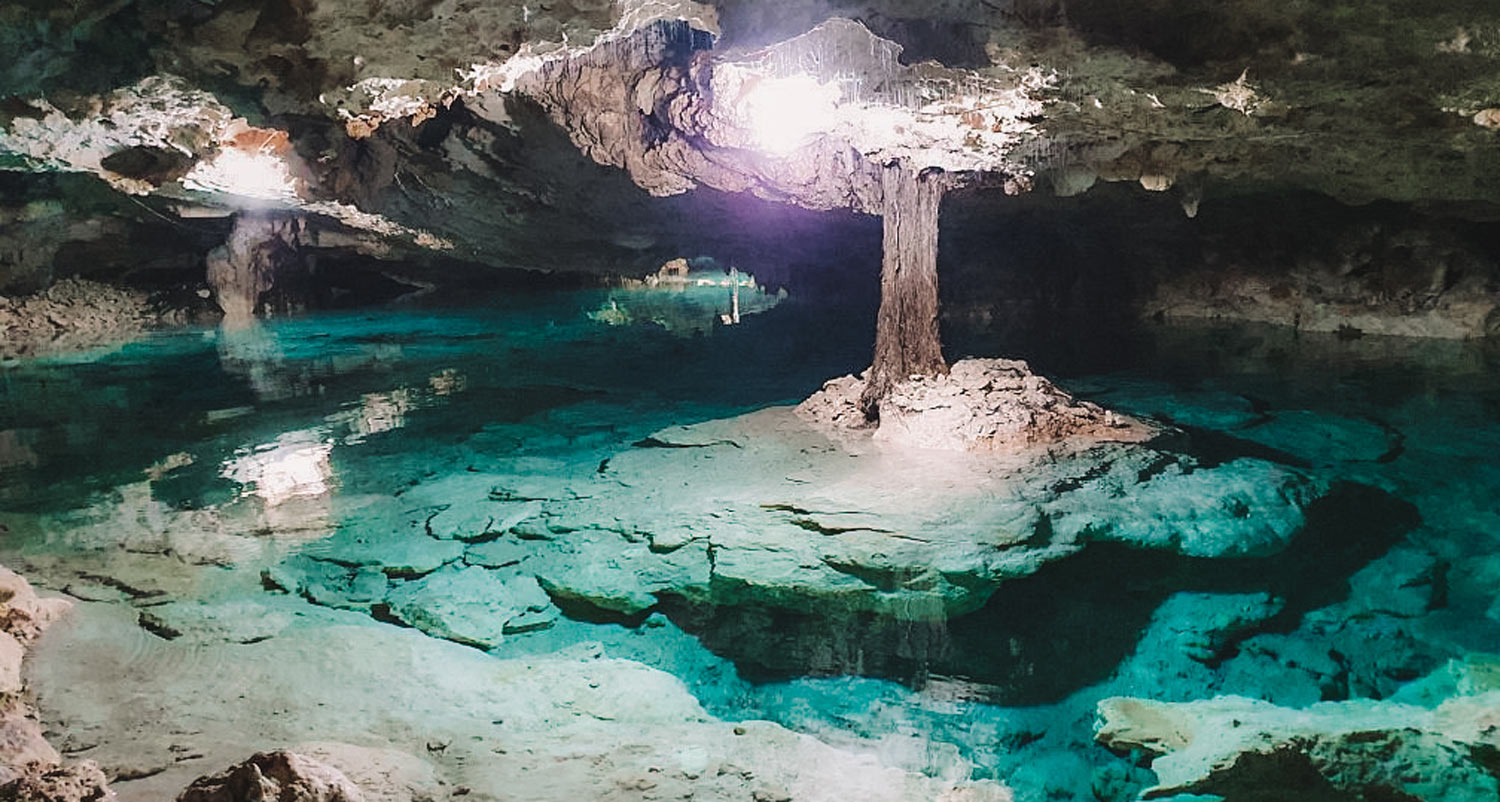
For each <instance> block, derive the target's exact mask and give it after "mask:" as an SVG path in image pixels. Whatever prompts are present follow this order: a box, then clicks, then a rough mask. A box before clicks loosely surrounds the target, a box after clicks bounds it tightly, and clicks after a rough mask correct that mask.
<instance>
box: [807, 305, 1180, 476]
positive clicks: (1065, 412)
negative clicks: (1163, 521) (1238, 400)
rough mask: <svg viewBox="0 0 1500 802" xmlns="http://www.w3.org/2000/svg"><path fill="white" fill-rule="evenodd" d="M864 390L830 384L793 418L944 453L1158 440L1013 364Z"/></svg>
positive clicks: (972, 366) (973, 362) (865, 385)
mask: <svg viewBox="0 0 1500 802" xmlns="http://www.w3.org/2000/svg"><path fill="white" fill-rule="evenodd" d="M934 325H935V321H934ZM873 370H874V369H873V368H872V372H873ZM868 375H869V374H866V376H868ZM869 388H870V379H868V378H863V377H862V378H854V377H844V378H841V379H834V380H832V381H830V382H828V383H827V384H825V385H824V386H823V389H822V390H821V391H819V392H818V393H815V394H814V395H813V396H812V397H811V398H808V399H807V400H806V401H803V402H802V403H801V404H800V405H799V406H798V407H797V412H798V413H799V414H800V415H802V416H803V417H804V418H806V419H808V420H810V421H813V422H816V423H819V424H822V425H826V426H833V427H838V428H858V427H861V426H863V425H864V423H865V420H866V419H868V418H874V419H875V420H877V421H878V423H879V427H878V429H877V430H876V432H875V439H876V440H878V441H881V442H887V443H892V444H894V445H899V446H911V447H916V448H930V449H939V450H946V451H986V452H1000V453H1021V452H1026V451H1033V452H1035V451H1037V450H1039V449H1044V448H1045V447H1047V446H1051V445H1054V444H1067V445H1071V446H1072V447H1074V448H1087V447H1089V446H1091V445H1094V444H1096V443H1108V442H1117V443H1137V442H1143V441H1146V440H1149V439H1150V438H1151V437H1154V436H1156V435H1158V434H1161V433H1163V430H1161V429H1159V428H1158V427H1156V426H1153V425H1151V424H1148V423H1145V422H1143V421H1139V420H1136V419H1134V418H1131V417H1130V416H1128V415H1123V414H1119V413H1115V412H1110V411H1108V410H1105V409H1103V408H1102V407H1100V406H1099V405H1097V404H1092V403H1089V402H1086V401H1078V400H1076V399H1074V398H1073V397H1072V396H1070V395H1068V393H1066V392H1064V391H1063V390H1061V389H1059V388H1058V387H1057V386H1056V385H1054V384H1053V383H1052V382H1050V381H1048V380H1047V379H1045V378H1043V377H1041V376H1038V375H1036V374H1034V373H1032V372H1031V369H1030V368H1029V367H1027V365H1026V363H1025V362H1022V361H1019V360H1008V359H965V360H962V361H960V362H958V363H957V364H955V365H954V366H953V367H952V369H951V371H945V375H937V376H924V375H922V372H920V371H913V372H912V375H909V376H905V377H903V378H902V379H901V380H899V381H897V382H895V383H893V384H892V386H891V387H890V388H889V389H887V390H885V391H883V392H878V393H875V394H874V395H873V396H872V393H871V390H870V389H869ZM872 397H874V398H876V400H877V402H878V409H877V410H876V413H877V414H875V415H867V414H865V413H864V405H865V404H866V403H868V402H869V400H870V399H871V398H872Z"/></svg>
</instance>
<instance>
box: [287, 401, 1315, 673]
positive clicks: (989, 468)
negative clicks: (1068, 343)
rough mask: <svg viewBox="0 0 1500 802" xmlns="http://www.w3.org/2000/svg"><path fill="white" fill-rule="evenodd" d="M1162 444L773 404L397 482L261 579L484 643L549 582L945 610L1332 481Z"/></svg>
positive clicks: (1262, 513) (1274, 515) (609, 609)
mask: <svg viewBox="0 0 1500 802" xmlns="http://www.w3.org/2000/svg"><path fill="white" fill-rule="evenodd" d="M1171 439H1172V437H1171V435H1170V433H1163V434H1162V435H1161V436H1160V437H1159V438H1158V439H1157V441H1155V442H1153V443H1151V444H1138V443H1137V444H1132V443H1110V442H1107V441H1104V442H1101V441H1099V440H1097V439H1096V438H1080V439H1076V440H1074V441H1071V442H1068V443H1066V444H1065V445H1064V446H1062V447H1055V448H1051V449H1047V448H1042V449H1033V450H1029V451H1021V452H1017V453H1013V454H1009V455H1005V456H996V455H994V454H982V455H981V454H973V455H962V454H952V453H945V452H937V451H924V450H909V449H905V448H898V447H892V446H889V445H882V444H881V443H878V442H874V441H872V440H871V438H870V436H869V435H868V434H858V433H855V434H847V435H838V434H835V435H834V436H829V434H828V433H827V430H824V429H821V428H820V427H817V426H814V425H812V424H809V423H807V422H805V421H804V420H802V419H801V418H800V417H799V416H797V415H796V414H794V413H793V411H792V410H790V409H786V408H773V409H769V410H765V411H762V412H757V413H751V414H749V415H745V416H742V417H739V418H734V419H729V420H721V421H710V422H706V423H701V424H695V425H692V426H685V427H673V428H671V429H667V430H662V431H660V432H657V433H656V434H654V435H652V436H650V437H648V438H645V439H642V440H641V441H639V442H637V443H636V444H635V447H634V448H632V449H630V450H628V451H624V452H620V453H617V454H614V455H613V456H610V457H608V458H606V459H605V460H603V461H602V462H599V463H593V462H589V463H585V464H572V465H569V464H557V463H553V464H546V463H542V462H538V461H519V462H517V463H515V465H514V471H515V472H514V473H510V474H504V473H491V474H469V475H464V476H461V477H452V478H446V479H441V480H437V481H434V482H431V483H424V484H423V485H421V486H419V487H416V488H413V489H412V490H411V491H410V492H408V493H405V494H403V496H402V503H403V504H404V505H406V507H407V512H406V518H405V526H404V527H398V528H391V527H389V526H388V525H387V526H385V527H377V526H362V525H355V526H351V527H346V528H345V529H343V530H341V531H340V532H338V533H337V534H335V535H333V536H332V537H329V538H327V539H323V540H320V541H318V542H316V543H313V544H309V545H308V546H307V547H305V548H304V549H302V550H301V551H300V553H299V554H297V555H296V556H294V557H293V558H291V559H290V560H288V561H286V562H283V563H282V564H281V565H279V566H277V567H275V568H272V569H270V570H269V571H268V573H267V581H268V582H271V583H273V584H275V585H276V586H278V587H281V588H283V589H284V590H287V591H289V592H294V593H298V594H301V595H304V596H306V597H307V598H309V599H311V600H313V601H315V602H317V603H320V604H326V605H329V606H334V607H341V608H351V609H364V610H369V611H371V612H373V613H374V614H376V615H378V616H382V617H392V618H395V619H396V620H399V621H402V622H404V623H407V624H409V625H412V626H415V627H417V628H419V629H422V630H423V631H426V632H428V633H429V634H433V635H435V636H438V637H444V638H449V639H452V640H456V641H459V642H465V643H471V644H473V645H479V646H483V647H486V648H488V647H493V646H496V645H498V644H499V643H500V642H501V641H502V640H503V635H504V633H505V632H523V631H526V630H528V629H533V628H536V627H542V626H546V625H547V623H548V621H549V617H551V616H555V615H556V611H555V610H553V609H552V605H551V604H549V603H548V597H549V596H550V597H551V599H553V600H555V601H556V602H557V603H558V604H559V605H561V606H563V607H565V608H569V609H575V610H576V609H578V608H583V609H584V610H589V609H592V610H593V611H595V614H596V615H602V616H610V615H616V616H624V617H638V616H642V615H644V614H646V613H648V612H650V611H651V610H653V609H655V608H656V607H657V605H658V602H659V600H660V599H662V598H668V597H670V598H673V599H676V600H680V601H685V602H689V603H694V604H709V605H719V606H732V605H736V604H756V605H770V606H776V607H783V608H787V609H789V610H798V611H806V612H815V611H818V610H822V609H835V610H846V611H867V612H871V613H876V614H880V615H883V616H890V617H894V618H897V619H901V620H943V619H946V618H948V617H951V616H956V615H961V614H963V613H966V612H971V611H974V610H976V609H978V608H979V607H981V606H982V605H983V604H984V603H985V601H986V600H987V599H988V598H989V597H990V595H991V594H992V593H993V592H994V591H995V589H996V588H997V587H999V586H1000V585H1001V583H1003V582H1005V581H1008V580H1014V579H1019V578H1021V577H1025V576H1028V575H1030V574H1032V573H1034V572H1036V571H1037V570H1038V569H1040V568H1041V567H1042V566H1044V565H1046V564H1048V563H1050V562H1053V561H1056V560H1060V559H1063V558H1065V557H1068V556H1070V555H1074V554H1077V553H1078V552H1080V551H1082V550H1084V549H1085V548H1087V546H1088V544H1089V543H1094V542H1119V543H1127V544H1131V545H1135V546H1141V547H1149V548H1159V549H1165V550H1169V551H1175V552H1178V553H1181V554H1185V555H1191V556H1196V557H1230V556H1236V557H1242V556H1247V555H1260V556H1264V555H1269V554H1274V553H1276V552H1277V551H1280V550H1281V549H1283V548H1285V547H1286V546H1287V544H1288V543H1290V542H1291V541H1292V539H1293V538H1294V536H1296V535H1297V534H1298V532H1300V531H1301V530H1302V528H1303V525H1304V509H1305V508H1306V506H1307V505H1308V504H1310V503H1313V502H1315V500H1316V499H1317V498H1318V497H1319V496H1320V495H1321V494H1322V493H1323V492H1324V491H1325V488H1324V487H1323V486H1322V485H1321V484H1320V483H1319V482H1318V481H1316V480H1315V479H1313V478H1311V477H1310V476H1308V475H1306V474H1304V473H1302V472H1299V471H1297V470H1294V469H1291V468H1287V467H1285V466H1281V465H1277V464H1274V463H1270V462H1267V461H1265V460H1259V459H1253V458H1238V459H1231V460H1226V461H1220V462H1209V461H1204V460H1200V459H1198V458H1196V457H1193V456H1191V455H1190V454H1189V453H1184V452H1183V451H1179V450H1173V449H1172V446H1171V443H1170V441H1171ZM1184 445H1185V444H1184ZM1125 498H1129V499H1130V501H1129V503H1128V504H1122V503H1120V500H1121V499H1125ZM424 535H425V536H424ZM543 590H545V593H543V592H542V591H543Z"/></svg>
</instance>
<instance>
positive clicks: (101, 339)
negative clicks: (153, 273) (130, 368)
mask: <svg viewBox="0 0 1500 802" xmlns="http://www.w3.org/2000/svg"><path fill="white" fill-rule="evenodd" d="M162 322H163V321H162V317H161V315H160V314H159V313H158V312H157V311H156V310H155V309H153V308H152V306H151V304H150V302H149V301H148V300H147V298H146V294H145V293H143V292H139V291H136V290H127V289H122V288H119V287H111V286H108V285H106V284H100V283H98V282H95V281H85V280H83V279H77V278H69V279H63V280H62V281H59V282H57V283H56V284H54V285H52V286H51V287H49V288H47V289H46V290H44V291H42V292H39V293H37V294H36V295H32V296H30V297H26V298H20V299H11V298H5V297H0V333H3V336H0V357H3V358H15V357H26V356H35V355H38V354H44V353H50V352H54V351H66V350H72V349H76V348H88V347H91V346H95V345H100V344H103V343H107V342H111V341H115V340H123V339H128V338H130V337H134V336H137V335H139V334H141V333H142V332H144V331H146V330H147V329H150V328H153V327H155V326H158V325H161V323H162Z"/></svg>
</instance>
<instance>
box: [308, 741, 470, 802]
mask: <svg viewBox="0 0 1500 802" xmlns="http://www.w3.org/2000/svg"><path fill="white" fill-rule="evenodd" d="M290 751H291V752H293V753H295V754H298V755H302V756H303V757H306V758H309V759H311V760H315V761H317V762H319V763H322V764H325V765H327V766H331V767H333V768H335V769H338V771H339V772H340V773H342V774H343V775H344V776H345V777H347V778H348V779H349V781H350V782H352V783H353V784H354V785H355V786H357V787H358V788H359V790H360V792H361V793H363V794H364V798H365V802H420V800H423V799H434V800H436V799H441V798H443V796H444V795H445V793H446V791H445V789H444V788H443V785H444V783H443V781H442V780H441V779H440V778H439V777H438V775H437V772H436V770H435V769H434V768H433V765H432V764H431V763H429V762H427V761H426V760H423V759H421V758H419V757H417V756H415V755H411V754H407V753H405V752H398V751H396V750H394V749H376V748H371V747H364V746H354V745H352V744H343V743H333V742H328V741H318V742H313V743H306V744H298V745H297V746H294V747H292V749H291V750H290Z"/></svg>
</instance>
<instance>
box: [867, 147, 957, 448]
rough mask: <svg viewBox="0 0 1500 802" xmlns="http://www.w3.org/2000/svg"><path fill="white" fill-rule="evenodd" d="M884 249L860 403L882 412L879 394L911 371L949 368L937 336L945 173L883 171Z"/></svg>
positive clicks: (899, 168)
mask: <svg viewBox="0 0 1500 802" xmlns="http://www.w3.org/2000/svg"><path fill="white" fill-rule="evenodd" d="M881 186H882V190H883V197H884V209H883V217H884V224H885V237H884V249H885V255H884V258H883V261H882V263H881V269H880V312H879V316H878V318H877V319H876V323H875V361H874V363H873V364H872V365H871V366H870V373H869V377H868V379H867V381H866V382H865V389H864V393H863V395H862V396H861V398H860V407H861V408H862V409H863V410H864V413H865V417H866V418H868V419H870V420H875V419H876V418H877V417H878V416H879V406H880V399H881V398H883V397H884V396H885V395H886V394H887V393H889V392H890V389H891V386H892V385H894V384H895V383H896V382H899V381H902V380H904V379H906V378H907V377H909V376H912V375H937V374H943V373H947V372H948V363H947V362H945V361H943V346H942V341H941V340H940V338H939V336H938V277H937V252H938V209H939V207H940V206H941V205H942V201H943V193H944V192H945V191H946V189H947V178H946V176H945V175H943V174H942V173H925V174H924V173H915V172H912V171H911V169H909V168H907V167H905V166H902V165H900V164H893V165H888V166H887V167H885V168H884V171H883V173H882V175H881Z"/></svg>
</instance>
